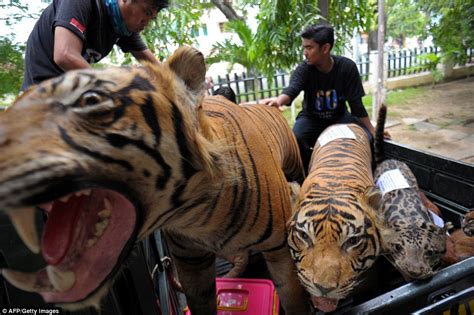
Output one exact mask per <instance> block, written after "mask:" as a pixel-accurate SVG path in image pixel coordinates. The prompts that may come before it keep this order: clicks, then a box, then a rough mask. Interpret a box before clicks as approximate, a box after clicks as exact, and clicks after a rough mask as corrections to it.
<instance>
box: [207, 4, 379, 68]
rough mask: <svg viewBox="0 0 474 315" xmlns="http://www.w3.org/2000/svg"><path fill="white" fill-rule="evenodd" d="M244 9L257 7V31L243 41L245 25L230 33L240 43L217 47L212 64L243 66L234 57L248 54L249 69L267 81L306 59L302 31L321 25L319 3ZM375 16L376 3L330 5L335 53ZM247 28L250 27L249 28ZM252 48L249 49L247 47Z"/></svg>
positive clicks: (230, 26) (366, 26)
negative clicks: (232, 33)
mask: <svg viewBox="0 0 474 315" xmlns="http://www.w3.org/2000/svg"><path fill="white" fill-rule="evenodd" d="M243 4H245V5H258V8H259V13H258V15H257V22H258V28H257V31H256V32H255V33H254V34H248V36H251V40H248V41H243V40H242V39H243V38H242V35H244V34H243V33H241V32H240V31H241V30H242V29H243V28H244V27H243V26H242V25H239V27H238V28H237V27H235V25H229V29H231V30H232V31H234V32H236V34H237V35H238V37H239V38H240V39H241V42H240V44H238V45H236V44H233V43H231V42H230V41H224V42H222V43H219V44H217V45H215V46H214V48H215V49H214V54H213V58H211V60H219V61H222V60H224V61H228V62H230V63H231V64H233V63H240V64H242V63H241V62H238V61H237V58H236V57H235V55H241V54H242V52H243V53H246V55H247V56H246V58H245V60H246V62H248V63H253V64H252V65H250V64H242V65H243V66H245V67H247V69H255V70H256V71H257V72H260V73H262V74H264V75H266V76H267V77H271V76H272V75H273V74H275V73H276V72H277V71H288V70H290V69H292V68H293V67H294V66H295V65H296V64H297V63H298V62H300V61H301V60H302V59H303V56H302V49H301V37H300V33H301V31H302V30H303V29H304V28H305V27H307V26H309V25H312V24H317V23H320V22H321V20H322V17H321V16H320V15H319V8H318V2H317V1H314V0H261V1H255V0H246V1H243ZM374 16H375V5H374V1H373V0H372V1H349V0H343V1H331V2H330V5H329V22H330V23H331V24H332V25H333V26H334V28H335V30H336V33H337V34H336V35H337V36H336V44H335V46H336V48H335V51H336V52H338V51H341V50H342V47H343V45H344V43H346V42H347V39H348V38H350V37H352V35H353V32H354V30H359V31H366V30H367V29H368V27H369V25H371V24H372V21H373V19H374ZM247 28H248V27H247ZM247 44H249V46H246V45H247ZM239 58H240V57H239Z"/></svg>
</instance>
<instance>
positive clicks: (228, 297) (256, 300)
mask: <svg viewBox="0 0 474 315" xmlns="http://www.w3.org/2000/svg"><path fill="white" fill-rule="evenodd" d="M216 290H217V314H219V315H278V313H279V309H278V308H279V302H280V301H279V299H278V295H277V293H276V290H275V286H274V285H273V282H272V281H271V280H266V279H241V278H217V279H216ZM184 314H186V315H191V312H190V311H189V309H187V308H186V309H185V313H184Z"/></svg>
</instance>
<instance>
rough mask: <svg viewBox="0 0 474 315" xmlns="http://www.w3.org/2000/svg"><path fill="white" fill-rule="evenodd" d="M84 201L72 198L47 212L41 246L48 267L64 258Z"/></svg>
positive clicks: (60, 202)
mask: <svg viewBox="0 0 474 315" xmlns="http://www.w3.org/2000/svg"><path fill="white" fill-rule="evenodd" d="M72 199H74V200H72ZM84 199H85V198H84V197H74V196H73V197H71V198H70V200H69V201H68V202H62V201H57V202H55V203H54V205H53V207H52V208H51V210H50V211H49V214H48V220H47V221H46V224H45V226H44V232H43V239H42V245H41V249H42V253H43V258H44V259H45V261H46V262H47V263H48V264H49V265H57V264H59V263H61V261H62V260H63V258H64V257H65V256H66V254H67V252H68V250H69V247H70V246H71V243H72V241H73V238H74V233H75V229H76V227H77V224H78V220H79V217H80V213H81V210H82V208H83V206H84V202H83V201H84ZM72 201H74V202H72Z"/></svg>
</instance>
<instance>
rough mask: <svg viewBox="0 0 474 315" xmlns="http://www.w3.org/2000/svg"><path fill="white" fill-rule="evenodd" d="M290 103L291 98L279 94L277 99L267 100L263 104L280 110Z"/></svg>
mask: <svg viewBox="0 0 474 315" xmlns="http://www.w3.org/2000/svg"><path fill="white" fill-rule="evenodd" d="M290 102H291V98H290V97H289V96H288V95H286V94H280V95H279V96H278V97H274V98H271V99H268V100H267V101H266V102H265V104H266V105H268V106H273V107H277V108H280V107H281V106H284V105H287V104H289V103H290Z"/></svg>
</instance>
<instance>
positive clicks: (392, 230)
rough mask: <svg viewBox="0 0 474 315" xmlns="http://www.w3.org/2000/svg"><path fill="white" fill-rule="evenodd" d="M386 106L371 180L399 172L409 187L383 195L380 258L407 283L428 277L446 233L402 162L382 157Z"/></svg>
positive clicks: (438, 258) (381, 115)
mask: <svg viewBox="0 0 474 315" xmlns="http://www.w3.org/2000/svg"><path fill="white" fill-rule="evenodd" d="M386 116H387V107H386V106H385V105H382V106H381V107H380V109H379V115H378V119H377V127H376V137H375V146H374V147H375V158H376V162H377V168H376V169H375V172H374V177H375V181H377V180H378V179H379V178H380V177H381V176H382V175H383V174H385V173H386V172H388V171H394V170H399V171H400V174H401V176H403V177H404V178H405V180H406V181H407V183H408V185H409V187H407V188H402V189H395V190H391V191H387V192H386V193H385V194H384V195H383V199H382V207H381V209H380V219H379V220H378V222H379V224H378V228H379V231H380V234H381V239H382V247H383V254H384V256H385V257H386V258H387V259H388V260H389V261H390V262H391V263H392V265H393V266H394V267H395V268H396V269H397V270H398V271H399V272H400V273H401V274H402V275H403V277H404V278H405V279H406V280H407V281H410V280H412V279H425V278H429V277H431V276H432V275H433V274H434V272H435V269H436V267H437V266H439V263H440V261H441V258H442V257H443V255H444V253H445V252H446V238H447V236H446V231H447V228H448V226H449V224H448V225H446V227H445V228H441V227H438V226H437V225H436V224H435V223H434V220H433V217H432V215H431V214H430V211H429V210H428V208H427V207H426V204H425V203H423V201H422V198H421V197H420V189H419V187H418V183H417V180H416V177H415V175H414V174H413V173H412V171H411V170H410V168H409V167H408V165H407V164H406V163H404V162H402V161H398V160H394V159H388V160H385V154H384V149H383V146H384V144H383V143H384V137H383V133H384V126H385V120H386Z"/></svg>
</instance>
